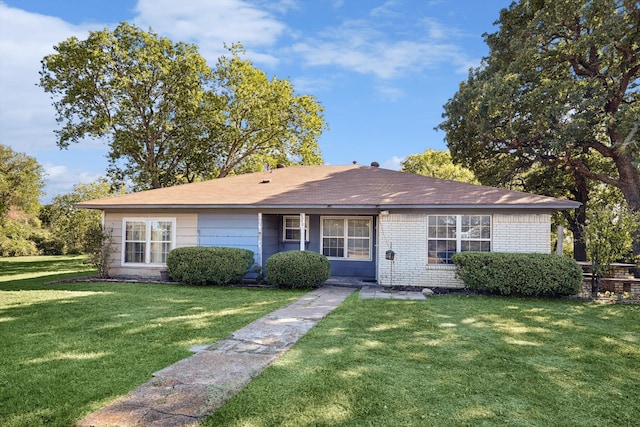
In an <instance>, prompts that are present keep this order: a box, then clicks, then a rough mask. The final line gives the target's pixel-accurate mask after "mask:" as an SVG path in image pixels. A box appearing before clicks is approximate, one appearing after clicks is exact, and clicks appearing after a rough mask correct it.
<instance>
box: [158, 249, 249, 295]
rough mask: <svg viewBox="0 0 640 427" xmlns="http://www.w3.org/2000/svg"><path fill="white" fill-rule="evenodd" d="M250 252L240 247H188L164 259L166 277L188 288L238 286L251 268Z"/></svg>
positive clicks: (174, 250) (173, 252) (173, 251)
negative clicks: (195, 286)
mask: <svg viewBox="0 0 640 427" xmlns="http://www.w3.org/2000/svg"><path fill="white" fill-rule="evenodd" d="M253 262H254V259H253V252H252V251H250V250H247V249H240V248H223V247H205V246H190V247H183V248H176V249H173V250H172V251H171V252H169V255H168V256H167V270H168V272H169V276H170V277H171V278H172V279H173V280H175V281H177V282H181V283H184V284H187V285H228V284H230V283H238V282H240V281H241V280H242V278H243V277H244V276H245V274H247V272H248V271H249V269H250V268H251V266H252V265H253Z"/></svg>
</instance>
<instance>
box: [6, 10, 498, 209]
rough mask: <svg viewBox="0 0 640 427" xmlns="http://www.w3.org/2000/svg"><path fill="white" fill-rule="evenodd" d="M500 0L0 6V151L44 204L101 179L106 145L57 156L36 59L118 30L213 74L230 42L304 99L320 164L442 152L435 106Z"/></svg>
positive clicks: (464, 69)
mask: <svg viewBox="0 0 640 427" xmlns="http://www.w3.org/2000/svg"><path fill="white" fill-rule="evenodd" d="M509 3H510V0H483V1H477V0H181V1H175V0H91V1H87V0H58V1H56V0H0V58H2V60H1V61H0V143H1V144H5V145H9V146H11V147H12V148H13V149H14V150H15V151H19V152H25V153H27V154H28V155H30V156H33V157H35V158H36V159H37V160H38V162H39V163H40V164H41V165H42V166H43V167H44V169H45V172H46V176H45V179H46V187H45V191H46V196H44V197H43V198H42V199H41V201H42V202H43V203H48V202H49V201H50V200H51V198H52V197H54V196H55V195H57V194H61V193H67V192H69V191H71V190H72V188H73V186H74V185H75V184H78V183H79V182H85V183H88V182H91V181H93V180H95V179H97V178H98V177H100V176H104V174H105V171H106V167H107V159H106V157H105V156H106V153H107V150H108V146H107V145H106V142H105V141H94V140H87V141H82V142H81V143H79V144H74V145H72V146H70V147H69V148H68V149H67V150H60V149H58V148H57V146H56V143H55V135H54V133H53V131H54V130H55V129H56V128H57V124H56V122H55V119H54V110H53V107H52V105H51V100H50V98H49V96H48V94H46V93H44V92H43V91H42V89H41V88H39V87H38V86H36V84H37V82H38V78H39V75H38V72H39V70H40V60H41V59H42V58H43V57H44V56H45V55H47V54H49V53H52V52H53V46H54V45H56V44H58V43H59V42H60V41H62V40H65V39H67V38H68V37H71V36H76V37H78V38H81V39H84V38H86V37H87V35H88V32H89V31H93V30H101V29H104V28H105V27H106V28H111V29H112V28H115V26H116V25H117V24H118V23H119V22H122V21H127V22H130V23H133V24H135V25H137V26H139V27H141V28H143V29H148V28H152V29H153V31H155V32H156V33H159V34H160V35H162V36H165V37H168V38H169V39H171V40H173V41H174V42H178V41H184V42H191V43H195V44H197V45H198V46H199V48H200V53H201V54H202V55H203V56H204V57H205V59H206V60H207V61H208V62H209V65H211V66H213V65H215V62H216V60H217V58H218V57H219V56H220V55H222V54H224V53H225V50H224V47H223V46H224V43H227V44H231V43H234V42H241V43H242V44H243V45H244V47H245V49H246V50H247V58H248V59H250V60H252V61H253V63H254V65H255V66H256V67H258V68H260V69H262V70H264V71H265V72H266V73H267V74H268V75H269V76H270V77H271V76H274V75H275V76H277V77H278V78H288V79H290V80H291V81H292V82H293V85H294V88H295V89H296V91H297V92H299V93H305V94H310V95H314V96H315V97H316V98H317V99H318V101H319V102H320V103H321V104H322V106H323V107H324V108H325V119H326V121H327V122H328V124H329V126H330V129H329V130H328V131H326V132H325V133H324V134H323V135H322V138H321V139H320V142H319V143H320V149H321V150H322V154H323V157H324V160H325V163H327V164H332V165H343V164H350V163H351V162H352V161H354V160H355V161H357V162H358V163H360V164H369V163H371V162H372V161H377V162H379V163H380V164H381V165H382V167H386V168H389V169H398V168H399V167H400V166H399V164H400V161H401V160H402V159H404V158H405V157H406V156H408V155H410V154H414V153H421V152H423V151H424V150H425V149H428V148H433V149H437V150H443V149H446V145H445V144H444V141H443V139H444V134H443V132H441V131H435V130H434V127H436V126H437V125H438V124H439V123H440V122H441V121H442V118H441V115H442V112H443V108H442V106H443V105H444V103H446V101H447V100H448V99H449V98H451V96H453V94H454V93H455V92H456V90H457V88H458V84H459V83H460V82H461V81H463V80H465V79H466V77H467V74H468V69H469V67H473V66H477V65H478V64H479V63H480V60H481V59H482V57H483V56H485V55H486V54H487V53H488V49H487V47H486V45H485V43H484V40H483V38H482V34H483V33H485V32H494V31H496V30H497V27H495V26H494V24H493V23H494V22H495V21H496V20H497V19H498V17H499V12H500V10H501V9H502V8H505V7H507V6H508V5H509Z"/></svg>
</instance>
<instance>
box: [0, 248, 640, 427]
mask: <svg viewBox="0 0 640 427" xmlns="http://www.w3.org/2000/svg"><path fill="white" fill-rule="evenodd" d="M34 266H35V267H34ZM58 272H66V273H64V274H62V275H56V273H58ZM43 274H49V276H43ZM78 274H80V275H86V274H90V270H89V269H88V267H87V266H86V265H85V264H84V263H83V260H82V258H69V257H66V258H65V257H52V258H47V259H44V258H33V259H24V258H22V259H12V260H8V259H6V258H5V259H0V343H1V344H2V345H1V346H0V425H2V426H25V427H26V426H29V427H31V426H43V425H52V426H69V425H72V424H73V423H74V422H75V421H77V420H78V419H79V418H81V417H82V416H83V415H84V414H86V413H88V412H90V411H92V410H95V409H97V408H99V407H101V406H103V405H104V404H106V403H107V402H108V401H110V400H112V399H113V398H115V397H116V396H119V395H122V394H124V393H126V392H127V391H129V390H131V389H133V388H135V387H136V386H137V385H139V384H141V383H143V382H145V381H147V380H148V379H149V378H150V375H151V373H153V372H154V371H156V370H159V369H161V368H164V367H166V366H168V365H170V364H171V363H173V362H174V361H176V360H179V359H182V358H184V357H187V356H189V354H190V353H189V351H188V348H189V347H190V346H192V345H196V344H203V343H211V342H214V341H216V340H218V339H221V338H223V337H224V336H226V335H227V334H228V333H230V332H232V331H234V330H236V329H238V328H240V327H242V326H244V325H246V324H247V323H249V322H251V321H252V320H253V319H256V318H258V317H260V316H262V315H264V314H266V313H268V312H270V311H272V310H275V309H276V308H278V307H280V306H282V305H284V304H286V303H288V302H289V301H292V300H293V299H295V298H297V297H298V296H300V295H301V294H302V292H291V291H275V290H260V289H242V288H240V289H238V288H202V287H183V286H170V285H149V284H146V285H142V284H126V283H68V284H58V285H47V284H45V281H48V280H52V279H58V278H61V277H69V276H73V275H78ZM639 396H640V306H638V305H618V304H615V305H614V304H601V303H591V302H578V301H568V300H544V299H516V298H498V297H459V296H437V297H431V298H429V299H428V300H427V301H417V302H413V301H391V300H359V299H358V298H357V294H354V295H352V296H351V297H349V298H348V299H347V300H346V301H345V302H344V303H343V304H342V305H341V306H340V307H338V308H337V309H336V310H335V311H334V312H333V313H331V314H330V315H329V317H327V318H326V319H325V320H323V321H322V322H320V323H319V324H318V325H317V326H316V327H315V328H314V329H312V330H311V332H309V333H308V334H307V335H305V336H304V337H303V338H302V339H301V340H300V341H299V342H298V343H297V344H296V345H295V346H294V347H293V348H292V349H291V350H289V351H288V352H287V353H285V355H284V356H282V357H281V358H279V359H278V360H277V361H276V362H274V364H273V365H271V366H270V367H269V368H268V369H267V370H266V371H264V373H263V374H262V375H261V376H259V377H258V378H257V379H256V380H254V381H253V382H252V383H251V384H250V385H249V386H248V387H247V388H246V389H245V390H244V391H242V392H241V393H240V394H239V395H237V396H236V397H235V398H233V399H232V400H231V401H230V402H229V403H227V404H226V405H225V406H223V407H222V408H221V409H220V410H218V411H217V412H216V413H215V414H214V415H212V416H211V417H210V418H209V419H208V420H207V421H206V422H205V423H204V424H205V425H207V426H218V425H224V426H252V427H260V426H281V425H282V426H467V425H469V426H476V425H488V426H494V425H509V426H556V425H558V426H632V425H637V423H638V419H639V418H640V401H639V399H640V398H639Z"/></svg>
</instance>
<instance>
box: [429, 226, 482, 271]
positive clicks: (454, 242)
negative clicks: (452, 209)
mask: <svg viewBox="0 0 640 427" xmlns="http://www.w3.org/2000/svg"><path fill="white" fill-rule="evenodd" d="M427 230H428V231H427V252H428V253H427V262H428V263H429V264H451V263H452V262H451V256H453V254H455V253H456V252H465V251H481V252H490V251H491V216H490V215H430V216H429V217H428V219H427Z"/></svg>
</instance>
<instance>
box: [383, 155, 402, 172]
mask: <svg viewBox="0 0 640 427" xmlns="http://www.w3.org/2000/svg"><path fill="white" fill-rule="evenodd" d="M403 160H404V157H402V158H401V157H398V156H393V157H391V158H390V159H387V160H385V161H384V162H382V167H383V168H384V169H392V170H395V171H399V170H400V169H401V168H402V165H401V164H400V162H402V161H403Z"/></svg>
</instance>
